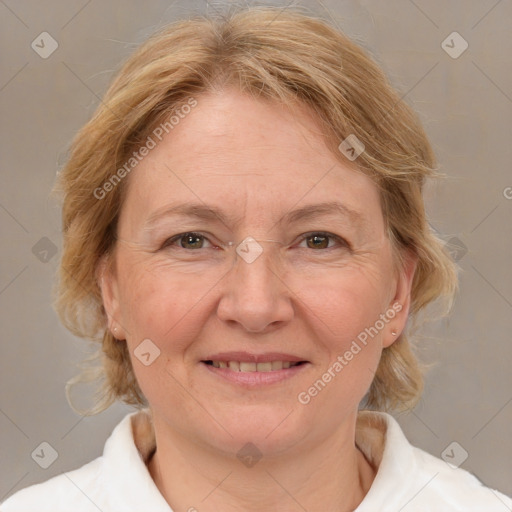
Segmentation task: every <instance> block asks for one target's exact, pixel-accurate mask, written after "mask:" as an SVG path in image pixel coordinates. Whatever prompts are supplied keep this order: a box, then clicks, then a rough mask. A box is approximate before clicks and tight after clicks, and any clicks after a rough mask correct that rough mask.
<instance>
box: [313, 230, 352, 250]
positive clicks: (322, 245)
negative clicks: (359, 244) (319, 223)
mask: <svg viewBox="0 0 512 512" xmlns="http://www.w3.org/2000/svg"><path fill="white" fill-rule="evenodd" d="M304 240H306V243H307V248H308V249H333V248H334V247H333V246H332V244H331V246H329V242H330V241H331V240H334V241H335V242H337V243H338V245H339V246H342V247H346V248H348V247H349V245H348V243H347V242H346V241H345V240H343V238H340V237H339V236H336V235H332V234H330V233H321V232H320V233H309V234H308V235H306V236H305V237H304Z"/></svg>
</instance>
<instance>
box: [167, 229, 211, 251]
mask: <svg viewBox="0 0 512 512" xmlns="http://www.w3.org/2000/svg"><path fill="white" fill-rule="evenodd" d="M205 240H208V239H207V238H206V237H205V236H203V235H201V234H200V233H194V232H188V233H180V234H179V235H176V236H173V237H172V238H169V239H167V240H166V241H165V242H164V244H163V246H162V249H164V248H166V247H170V246H174V245H175V242H179V243H178V246H177V247H178V248H179V249H203V242H204V241H205Z"/></svg>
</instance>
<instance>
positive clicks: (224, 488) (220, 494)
mask: <svg viewBox="0 0 512 512" xmlns="http://www.w3.org/2000/svg"><path fill="white" fill-rule="evenodd" d="M353 424H354V427H353V429H352V435H351V436H349V437H347V436H346V435H344V434H345V432H340V431H339V430H337V431H336V432H335V433H334V434H332V435H331V436H329V437H328V438H325V439H324V440H323V441H322V442H321V443H315V444H314V448H312V447H311V446H304V444H302V443H301V446H299V445H296V446H295V447H294V449H293V453H292V452H291V451H290V450H289V451H288V452H287V453H280V454H279V455H275V456H268V455H265V457H263V458H262V459H260V460H259V461H258V462H257V463H255V464H254V465H251V466H249V465H248V466H245V465H244V464H242V463H241V461H240V460H238V458H236V457H234V456H227V455H226V454H225V453H219V452H218V451H216V450H214V449H212V450H205V448H204V446H198V445H197V443H195V442H193V440H191V439H188V438H187V437H186V436H183V435H180V434H179V433H177V432H174V431H170V430H169V429H165V430H164V429H163V428H158V427H159V426H160V427H164V426H163V425H155V436H156V442H157V446H158V449H157V450H156V452H155V453H154V455H153V457H152V458H151V459H150V461H149V464H148V468H149V471H150V474H151V477H152V478H153V480H154V482H155V484H156V486H157V487H158V489H159V490H160V492H161V494H162V495H163V497H164V498H165V499H166V501H167V502H168V503H169V505H170V506H171V508H172V509H173V510H183V511H190V512H194V511H200V512H213V511H217V510H223V511H225V512H232V511H233V512H234V511H239V510H245V511H247V512H256V511H261V510H279V511H282V512H303V511H304V510H337V511H339V512H349V511H353V510H355V509H356V508H357V507H358V505H359V504H360V503H361V501H362V500H363V498H364V496H365V495H366V493H367V492H368V490H369V489H370V486H371V484H372V482H373V479H374V478H375V470H374V468H373V467H372V466H371V465H370V464H369V463H368V461H367V460H366V459H365V457H364V455H363V454H362V453H361V452H360V451H359V450H358V449H357V447H356V446H355V442H354V432H355V421H354V422H353ZM159 434H160V435H159Z"/></svg>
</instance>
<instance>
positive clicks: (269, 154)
mask: <svg viewBox="0 0 512 512" xmlns="http://www.w3.org/2000/svg"><path fill="white" fill-rule="evenodd" d="M199 100H200V101H199ZM302 115H304V114H303V113H299V112H293V113H292V112H290V111H287V110H286V109H282V108H281V107H279V106H276V105H270V104H268V103H264V102H260V101H256V100H254V99H251V98H249V97H246V96H244V95H242V94H240V93H237V92H236V91H226V92H225V93H224V94H223V95H219V94H217V95H205V96H202V97H200V98H198V106H197V107H196V108H195V109H194V111H193V112H192V113H191V114H190V115H189V116H187V118H186V119H184V120H183V121H182V122H181V123H180V125H179V126H178V127H177V128H176V129H175V130H174V131H173V132H172V134H170V136H168V137H166V138H164V139H163V141H162V142H161V143H160V144H159V145H158V146H157V147H156V148H155V149H154V150H153V151H152V153H151V154H150V155H148V157H146V159H144V161H142V162H141V163H140V164H139V166H138V167H137V169H136V171H134V172H133V173H132V174H131V175H130V178H129V179H130V183H129V186H128V190H127V196H126V200H125V203H124V205H123V208H122V210H121V215H120V221H119V233H118V244H117V247H116V251H115V268H116V272H115V273H110V274H109V275H108V276H106V277H105V280H104V281H105V283H104V285H103V287H102V293H103V298H104V303H105V308H106V310H107V313H108V315H109V317H113V318H119V319H120V322H121V323H122V325H126V326H127V329H128V330H129V333H130V334H129V335H128V336H126V343H127V344H128V347H129V351H130V354H133V351H134V350H135V348H136V347H137V346H138V344H139V343H140V342H141V340H143V339H147V338H149V339H151V340H152V341H153V342H154V343H155V344H156V345H157V346H158V347H159V349H160V350H161V356H160V357H159V358H157V359H156V360H155V361H154V362H153V363H152V364H151V365H150V366H147V367H146V366H143V365H141V364H140V362H139V361H138V360H136V359H133V366H134V371H135V373H136V376H137V380H138V382H139V384H140V387H141V389H142V391H143V393H144V395H145V396H146V397H147V399H148V401H149V404H150V407H151V410H152V415H153V420H154V428H155V436H156V442H157V451H156V453H155V455H154V456H153V458H152V459H151V461H150V463H149V469H150V472H151V474H152V476H153V478H154V479H155V483H156V484H157V486H158V488H159V489H160V491H161V493H162V494H163V496H164V497H165V498H166V499H167V501H168V502H169V504H170V505H171V507H172V508H173V509H175V510H187V509H188V508H189V507H191V506H195V507H196V508H197V509H198V510H200V511H201V512H209V511H213V510H224V511H226V512H231V511H232V510H240V509H241V508H242V509H243V510H247V511H256V510H261V509H262V507H263V508H265V507H267V508H270V509H278V510H282V511H285V512H292V511H296V510H302V508H301V506H302V507H304V508H306V509H307V510H318V509H321V510H334V509H336V510H340V511H348V510H353V509H354V508H356V507H357V505H358V504H359V503H360V502H361V500H362V499H363V497H364V495H365V494H366V492H367V491H368V489H369V487H370V485H371V482H372V481H373V478H374V475H375V470H374V468H372V467H371V466H370V465H369V464H368V462H367V461H366V459H365V458H364V456H362V454H361V453H360V452H359V450H357V449H356V447H355V443H354V439H355V424H356V417H357V408H358V404H359V402H360V400H361V399H362V397H363V396H364V394H365V393H366V391H367V389H368V387H369V385H370V383H371V379H372V371H375V369H376V368H377V365H378V362H379V358H380V355H381V351H382V348H383V347H384V346H388V345H389V344H391V343H392V342H393V341H394V339H395V338H394V337H393V336H391V334H390V331H391V330H392V329H396V330H398V331H400V330H401V329H403V327H404V325H405V322H406V320H407V313H408V308H409V305H408V297H409V293H410V285H411V282H412V275H413V271H414V265H411V266H410V268H409V271H408V272H406V273H405V274H404V276H398V275H397V274H396V273H395V272H394V269H393V261H392V254H391V247H390V244H389V240H388V239H387V238H386V235H385V228H384V219H383V217H382V212H381V209H380V202H379V193H378V189H377V187H376V186H375V185H374V183H373V182H372V181H371V180H370V179H369V178H368V177H367V176H365V175H363V174H362V173H357V172H354V171H353V170H352V169H351V168H349V167H347V166H343V165H342V164H341V163H340V162H339V161H338V160H337V159H335V157H334V155H332V154H330V153H329V151H328V150H327V147H326V146H325V144H324V142H323V140H322V139H321V138H319V137H318V136H315V135H314V134H313V133H311V132H305V131H304V130H305V129H306V127H307V126H308V123H309V122H310V119H309V118H308V117H302V118H301V123H299V124H297V123H296V122H295V117H294V116H302ZM205 118H207V119H209V121H208V122H205ZM255 120H258V122H254V121H255ZM299 126H300V129H299ZM311 126H312V130H313V129H314V125H311ZM300 130H302V131H300ZM219 134H222V137H221V138H219ZM306 135H308V137H306ZM305 137H306V138H307V139H308V144H303V140H304V138H305ZM197 140H201V147H202V152H200V153H199V152H195V151H194V148H195V147H196V146H197ZM253 142H254V143H253ZM261 147H265V151H264V152H261V151H260V150H259V148H261ZM177 148H179V151H177ZM228 149H229V151H228ZM226 154H229V158H221V159H218V158H217V157H218V156H219V155H226ZM334 165H335V166H336V167H335V168H334V167H333V166H334ZM166 166H168V167H169V168H171V169H172V170H173V173H176V175H174V174H173V173H171V172H169V171H168V170H167V168H166ZM255 166H258V168H259V171H258V172H254V167H255ZM227 168H229V169H230V170H231V169H232V170H233V172H231V173H230V174H231V176H232V179H231V180H226V179H225V178H224V176H225V174H226V169H227ZM330 168H333V169H335V172H334V171H333V172H331V173H328V174H327V175H326V176H325V177H324V179H320V178H321V177H322V176H323V175H324V174H325V171H326V169H330ZM176 176H179V178H180V179H179V180H178V179H176ZM292 182H293V183H294V187H293V188H290V186H289V184H290V183H292ZM183 183H185V184H186V186H184V185H183ZM191 191H193V192H191ZM198 198H200V199H201V200H202V201H204V202H205V203H208V204H215V205H216V206H218V207H221V206H222V208H223V209H225V211H226V212H228V213H229V214H231V215H236V216H237V217H238V218H240V219H242V221H241V222H240V225H239V226H238V227H235V226H234V225H228V226H225V225H222V224H208V223H203V222H196V221H194V222H192V221H186V222H185V223H183V224H180V223H179V222H177V221H176V222H174V221H173V222H172V223H169V224H167V221H166V223H165V228H164V227H162V231H160V228H159V234H158V239H157V238H156V234H155V233H153V234H152V235H151V236H150V237H149V238H150V240H148V239H144V234H143V233H144V224H145V222H146V221H147V219H148V218H149V216H150V215H151V214H152V212H155V211H157V210H161V209H162V208H165V207H167V206H168V205H169V204H171V203H170V200H171V199H172V201H173V203H174V201H176V202H197V201H198ZM333 200H339V201H340V202H342V203H344V204H347V205H348V206H350V207H352V208H353V209H355V210H358V211H360V212H364V215H365V217H366V218H367V226H368V229H367V232H366V233H365V235H364V236H361V238H360V239H358V240H357V242H356V241H355V239H354V237H355V238H356V239H357V236H356V235H357V234H360V232H358V231H357V230H355V229H354V228H349V227H348V226H349V225H348V224H346V225H347V228H346V229H347V232H346V233H347V234H346V236H347V238H348V239H349V241H350V243H352V244H353V250H352V251H349V250H348V249H346V248H342V247H340V248H338V249H335V250H334V251H332V252H331V253H329V255H327V256H326V255H321V254H318V253H319V252H320V251H327V250H317V249H311V248H307V245H305V243H304V242H302V241H301V245H302V247H301V248H300V249H299V248H297V245H296V243H295V242H297V243H298V240H301V235H302V234H303V233H306V232H311V231H325V232H328V233H333V234H336V235H339V236H342V237H343V236H344V234H345V233H344V231H345V228H343V229H342V227H343V226H344V225H345V224H344V223H340V225H339V226H340V227H338V224H337V223H334V222H331V223H330V222H329V218H328V217H325V218H322V219H317V220H315V221H308V222H304V223H303V222H301V223H298V224H297V225H296V226H294V227H293V229H290V228H289V227H284V228H282V229H277V231H276V230H274V231H272V228H273V227H274V226H275V225H276V221H277V220H278V219H279V218H281V217H282V216H283V215H284V214H286V213H287V212H289V211H291V210H293V209H295V208H297V207H302V206H305V205H308V204H317V203H320V202H324V201H333ZM334 224H336V225H334ZM189 228H193V229H190V231H197V232H201V233H204V234H205V235H206V234H207V233H211V235H212V237H213V238H218V239H219V241H221V242H223V243H227V242H228V241H241V240H243V239H244V238H245V236H252V237H253V238H255V239H256V240H262V244H261V245H262V247H263V248H264V251H263V253H262V254H261V255H260V256H259V257H258V258H257V259H256V260H255V261H254V262H252V263H250V264H247V263H246V262H245V261H243V260H242V259H241V258H237V257H236V253H235V246H231V247H229V249H228V250H229V251H231V253H232V254H233V255H234V258H233V259H232V260H230V259H229V258H227V257H225V253H223V252H220V253H217V256H215V257H214V254H216V253H215V252H214V251H213V250H211V249H210V248H208V249H200V250H190V251H189V252H196V253H198V254H195V255H193V256H188V252H187V254H186V255H185V249H183V251H184V252H182V253H181V255H178V252H174V251H171V250H169V249H162V250H159V249H158V243H160V242H162V241H163V240H162V239H163V238H166V237H170V236H174V235H175V234H178V233H183V232H186V231H189ZM351 229H352V232H353V233H355V235H350V234H349V231H350V230H351ZM207 238H209V237H207ZM265 239H278V240H279V241H281V242H282V243H272V242H263V240H265ZM395 301H398V302H400V303H401V304H403V306H404V307H403V309H402V310H401V311H400V312H399V313H397V315H396V316H395V318H394V319H393V321H392V322H390V323H389V324H387V325H386V327H385V329H384V330H383V331H382V332H380V333H379V335H378V336H376V337H375V338H374V339H373V340H372V341H371V343H369V344H368V345H367V346H366V347H365V348H364V350H362V351H361V352H360V353H359V354H358V355H357V356H356V357H354V359H353V360H352V361H350V363H349V364H348V365H347V366H346V367H345V368H344V369H343V371H342V372H341V373H340V374H339V375H337V376H336V377H335V378H334V379H333V380H332V381H331V382H330V383H329V384H328V386H327V387H326V388H325V389H324V390H323V391H322V392H321V393H320V394H319V395H318V396H317V397H315V400H313V401H312V402H311V403H310V404H308V405H307V406H304V405H301V404H299V403H298V401H297V395H298V393H299V392H301V391H304V390H306V389H307V388H308V387H309V386H310V385H311V383H312V382H314V381H315V380H316V379H318V378H319V377H320V376H321V375H322V373H323V372H325V371H326V369H327V368H328V367H329V366H330V365H331V364H332V362H333V361H334V360H336V357H337V356H338V355H340V354H343V353H344V352H345V351H346V350H347V349H348V347H349V346H350V343H351V341H352V340H353V339H355V337H356V336H357V334H358V333H359V332H361V331H362V330H364V328H365V327H368V326H369V325H373V324H374V322H375V320H376V319H377V318H379V315H380V314H382V313H384V312H385V311H386V310H387V309H388V308H389V307H390V306H391V304H392V303H393V302H395ZM121 330H122V329H121ZM124 334H125V333H122V332H121V333H120V337H122V336H123V335H124ZM228 350H247V351H249V352H251V351H252V352H258V353H261V352H266V351H279V352H287V353H291V354H296V355H298V356H300V358H301V359H303V360H306V361H309V365H308V366H307V367H305V368H304V369H303V370H302V371H301V373H299V374H297V375H296V376H294V377H293V378H291V379H287V380H286V381H283V382H281V383H279V384H277V385H272V386H268V387H267V388H265V389H263V388H259V389H247V388H244V387H241V386H239V387H235V386H234V385H233V384H230V383H227V382H224V381H222V380H221V379H217V378H216V376H214V375H211V374H210V372H209V371H208V370H207V369H206V368H205V367H204V364H203V363H201V362H200V361H201V360H203V359H205V358H206V357H207V355H208V354H212V353H213V352H222V351H228ZM368 369H370V370H371V371H368ZM199 404H200V405H199ZM176 411H178V412H179V413H176ZM289 411H293V412H292V413H291V414H290V415H289V416H288V417H287V418H286V421H283V417H284V416H285V415H286V414H288V413H289ZM277 425H279V427H278V428H276V426H277ZM269 432H272V435H268V436H267V434H268V433H269ZM248 441H250V442H252V443H253V444H254V445H256V446H257V447H258V449H259V450H260V451H261V452H262V453H263V457H262V459H261V460H260V461H259V462H258V463H257V464H256V465H255V466H253V467H251V468H246V467H244V466H243V465H242V464H241V463H240V461H239V460H238V459H237V458H236V454H237V452H238V451H239V450H240V448H241V447H242V446H243V445H244V444H245V443H246V442H248ZM313 468H314V469H313ZM228 474H229V478H226V475H228ZM269 475H272V477H270V476H269ZM224 479H225V480H224ZM276 481H277V482H278V483H279V484H280V485H278V484H277V483H276ZM219 482H222V485H220V486H219ZM283 487H284V488H285V489H286V490H287V491H288V492H289V493H290V494H291V495H292V496H293V497H294V500H296V501H294V500H292V499H291V498H290V497H289V496H288V495H287V494H286V493H285V492H284V491H283ZM213 488H215V492H213V493H211V495H210V496H209V497H208V499H207V500H205V501H204V502H200V501H199V499H198V498H197V497H198V496H200V497H204V496H206V495H208V494H209V493H210V492H211V491H212V489H213ZM320 488H321V489H322V493H321V494H320V495H319V494H318V493H315V492H312V490H314V489H320ZM287 496H288V497H287ZM297 502H298V503H300V506H299V505H298V504H297Z"/></svg>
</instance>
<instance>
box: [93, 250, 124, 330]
mask: <svg viewBox="0 0 512 512" xmlns="http://www.w3.org/2000/svg"><path fill="white" fill-rule="evenodd" d="M96 279H97V282H98V285H99V287H100V290H101V297H102V300H103V307H104V309H105V312H106V314H107V327H108V329H109V330H110V332H111V333H112V335H113V336H114V337H115V338H117V339H126V336H125V332H124V329H123V328H122V326H121V324H120V321H119V319H120V302H119V290H118V284H117V278H116V275H115V270H114V269H113V268H112V265H111V262H110V259H109V257H108V255H103V256H102V258H101V260H100V262H99V264H98V267H97V272H96Z"/></svg>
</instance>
